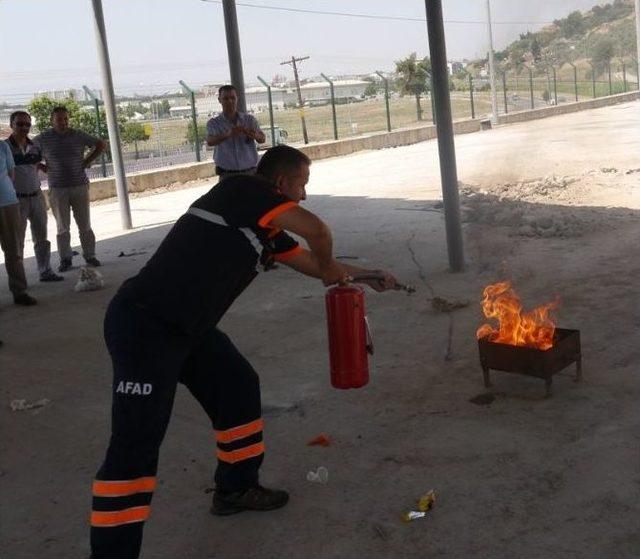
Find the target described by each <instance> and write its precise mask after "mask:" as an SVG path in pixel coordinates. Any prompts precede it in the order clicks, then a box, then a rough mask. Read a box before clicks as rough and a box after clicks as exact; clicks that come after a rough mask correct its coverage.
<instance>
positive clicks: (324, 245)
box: [91, 146, 396, 559]
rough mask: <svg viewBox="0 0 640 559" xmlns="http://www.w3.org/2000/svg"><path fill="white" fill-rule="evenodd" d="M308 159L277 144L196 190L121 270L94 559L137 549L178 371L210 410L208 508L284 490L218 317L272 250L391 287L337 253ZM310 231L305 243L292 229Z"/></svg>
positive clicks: (265, 502)
mask: <svg viewBox="0 0 640 559" xmlns="http://www.w3.org/2000/svg"><path fill="white" fill-rule="evenodd" d="M309 165H310V160H309V159H308V157H307V156H306V155H304V154H303V153H302V152H300V151H298V150H296V149H294V148H291V147H288V146H277V147H275V148H271V149H270V150H268V151H267V152H266V153H265V155H264V156H263V158H262V159H261V161H260V165H259V166H258V169H257V175H234V176H231V177H228V178H226V179H224V180H222V181H221V182H220V183H218V184H217V185H216V186H215V187H214V188H212V189H211V190H210V191H209V192H207V193H206V194H205V195H204V196H202V197H201V198H199V199H198V200H196V201H195V202H194V203H193V205H192V206H191V207H190V208H189V210H188V211H187V213H186V214H185V215H183V216H182V217H181V218H180V219H179V220H178V221H177V222H176V224H175V225H174V226H173V228H172V229H171V231H170V232H169V234H168V235H167V237H166V238H165V239H164V240H163V242H162V243H161V244H160V247H159V248H158V250H157V251H156V253H155V254H154V255H153V256H152V257H151V259H150V260H149V261H148V262H147V264H146V265H145V266H144V267H143V268H142V270H140V272H139V273H138V275H136V276H135V277H133V278H131V279H129V280H127V281H125V283H124V284H123V285H122V287H121V288H120V290H119V291H118V293H117V294H116V296H115V297H114V299H113V300H112V301H111V304H110V305H109V308H108V310H107V314H106V317H105V339H106V342H107V347H108V349H109V353H110V354H111V358H112V361H113V368H114V383H113V407H112V435H111V440H110V443H109V448H108V450H107V456H106V458H105V461H104V463H103V465H102V467H101V468H100V470H99V471H98V473H97V475H96V479H95V481H94V483H93V510H92V513H91V547H92V558H93V559H107V558H108V559H116V558H117V559H132V558H137V557H138V554H139V551H140V546H141V542H142V530H143V526H144V522H145V520H146V519H147V517H148V515H149V510H150V503H151V497H152V494H153V491H154V489H155V487H156V477H155V476H156V470H157V462H158V451H159V448H160V444H161V442H162V439H163V437H164V434H165V431H166V428H167V424H168V422H169V416H170V413H171V408H172V405H173V399H174V394H175V390H176V386H177V383H178V382H181V383H183V384H184V385H185V386H186V387H187V388H188V389H189V391H190V392H191V393H192V394H193V396H194V397H195V398H196V399H197V400H198V402H199V403H200V404H201V405H202V407H203V408H204V410H205V412H206V413H207V415H208V416H209V418H210V420H211V423H212V426H213V430H214V434H215V439H216V447H217V458H218V466H217V468H216V472H215V482H216V488H215V492H214V495H213V504H212V507H211V512H212V513H213V514H216V515H228V514H233V513H237V512H241V511H244V510H260V511H264V510H272V509H277V508H279V507H282V506H284V505H285V504H286V503H287V501H288V498H289V496H288V494H287V492H286V491H282V490H274V489H267V488H265V487H263V486H261V485H260V484H259V479H258V469H259V467H260V465H261V463H262V460H263V456H264V443H263V439H262V429H263V420H262V417H261V404H260V386H259V379H258V375H257V374H256V372H255V371H254V369H253V368H252V366H251V365H250V364H249V362H248V361H247V360H246V359H245V358H244V357H243V356H242V355H241V354H240V353H239V351H238V350H237V349H236V348H235V347H234V345H233V343H232V342H231V340H230V339H229V338H228V337H227V336H226V335H225V334H224V333H223V332H222V331H220V330H219V329H218V328H217V326H216V325H217V323H218V322H219V320H220V319H221V318H222V316H223V315H224V314H225V312H226V311H227V309H228V308H229V307H230V305H231V304H232V303H233V301H234V300H235V299H236V298H237V297H238V296H239V295H240V294H241V293H242V292H243V291H244V289H245V288H246V287H247V286H248V285H249V284H250V283H251V281H252V280H253V279H254V277H255V276H256V275H257V272H256V266H257V265H258V264H259V263H260V264H262V265H263V266H264V268H265V269H269V268H270V267H272V264H273V262H274V261H277V262H282V263H283V264H285V265H287V266H289V267H291V268H293V269H294V270H297V271H298V272H301V273H303V274H306V275H308V276H311V277H315V278H319V279H321V280H322V282H323V284H324V285H331V284H335V283H339V282H344V281H345V280H347V276H350V275H357V274H372V273H374V272H375V273H377V274H378V275H379V277H380V278H381V279H380V280H369V281H368V282H366V283H369V285H370V286H371V287H373V288H374V289H376V290H377V291H384V290H385V289H389V288H392V287H394V286H395V284H396V281H395V278H393V276H391V275H390V274H388V273H386V272H382V271H373V270H365V269H361V268H356V267H353V266H347V265H344V264H342V263H339V262H337V261H336V260H334V258H333V257H332V237H331V232H330V231H329V228H328V227H327V225H325V223H324V222H323V221H321V220H320V219H319V218H318V217H317V216H315V215H314V214H313V213H311V212H308V211H306V210H304V209H303V208H301V207H300V206H299V205H298V202H299V201H300V200H304V199H305V198H306V193H305V186H306V184H307V181H308V179H309ZM287 232H291V233H294V234H296V235H298V236H300V237H302V238H303V239H304V240H305V241H306V243H307V245H308V247H309V249H308V250H307V249H303V248H302V247H300V246H299V245H298V243H297V242H296V241H295V240H294V239H293V238H292V237H291V236H289V235H288V233H287Z"/></svg>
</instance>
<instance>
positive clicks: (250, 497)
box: [211, 485, 289, 516]
mask: <svg viewBox="0 0 640 559" xmlns="http://www.w3.org/2000/svg"><path fill="white" fill-rule="evenodd" d="M288 501H289V493H287V492H286V491H282V490H281V489H267V488H266V487H262V486H261V485H256V486H255V487H250V488H249V489H245V490H244V491H237V492H235V493H222V492H220V491H217V490H216V491H215V492H214V494H213V503H212V505H211V514H215V515H218V516H226V515H228V514H235V513H237V512H242V511H245V510H258V511H264V510H274V509H279V508H280V507H284V506H285V505H286V504H287V502H288Z"/></svg>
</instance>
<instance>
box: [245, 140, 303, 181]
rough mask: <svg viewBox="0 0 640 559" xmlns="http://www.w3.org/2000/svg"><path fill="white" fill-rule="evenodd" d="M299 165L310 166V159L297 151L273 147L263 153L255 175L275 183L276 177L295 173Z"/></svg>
mask: <svg viewBox="0 0 640 559" xmlns="http://www.w3.org/2000/svg"><path fill="white" fill-rule="evenodd" d="M301 165H311V159H309V158H308V157H307V156H306V155H305V154H304V153H302V152H301V151H300V150H299V149H296V148H292V147H290V146H285V145H281V146H275V147H272V148H269V149H268V150H267V151H265V152H264V155H263V156H262V158H261V159H260V163H258V168H257V169H256V173H257V174H258V175H260V176H261V177H263V178H265V179H267V180H270V181H275V180H276V178H277V176H278V175H282V174H290V173H295V172H296V171H297V170H298V169H299V168H300V166H301Z"/></svg>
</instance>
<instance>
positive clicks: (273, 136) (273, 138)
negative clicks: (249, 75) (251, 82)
mask: <svg viewBox="0 0 640 559" xmlns="http://www.w3.org/2000/svg"><path fill="white" fill-rule="evenodd" d="M258 79H259V80H260V83H261V84H262V85H264V86H265V87H266V88H267V97H268V98H269V124H270V125H271V147H273V146H275V145H276V129H275V126H274V124H273V97H271V86H270V85H269V84H268V83H267V82H266V81H264V80H263V79H262V78H261V77H260V76H258Z"/></svg>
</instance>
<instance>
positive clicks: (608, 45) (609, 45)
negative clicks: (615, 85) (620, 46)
mask: <svg viewBox="0 0 640 559" xmlns="http://www.w3.org/2000/svg"><path fill="white" fill-rule="evenodd" d="M615 53H616V45H615V42H614V41H613V39H611V38H610V37H607V36H604V37H601V38H600V39H598V42H597V43H596V44H595V45H593V47H592V49H591V64H593V65H594V66H596V67H598V66H603V67H604V66H606V65H607V64H609V63H610V62H611V59H612V58H613V57H614V56H615Z"/></svg>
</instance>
